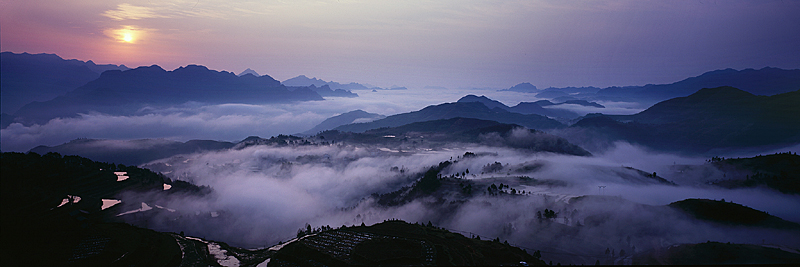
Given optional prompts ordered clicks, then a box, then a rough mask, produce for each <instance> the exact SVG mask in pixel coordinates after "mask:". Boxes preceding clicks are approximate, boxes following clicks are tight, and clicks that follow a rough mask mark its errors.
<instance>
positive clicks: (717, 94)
mask: <svg viewBox="0 0 800 267" xmlns="http://www.w3.org/2000/svg"><path fill="white" fill-rule="evenodd" d="M754 96H755V95H754V94H751V93H748V92H745V91H743V90H741V89H738V88H735V87H730V86H720V87H715V88H703V89H700V90H699V91H697V92H695V93H694V94H691V95H689V96H687V98H688V99H708V98H719V99H735V98H747V97H754Z"/></svg>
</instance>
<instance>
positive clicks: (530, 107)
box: [457, 95, 598, 119]
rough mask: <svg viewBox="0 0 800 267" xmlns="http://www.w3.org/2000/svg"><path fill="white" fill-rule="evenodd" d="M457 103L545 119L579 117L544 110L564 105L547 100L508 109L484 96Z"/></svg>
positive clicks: (522, 103) (461, 100)
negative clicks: (468, 103) (479, 104)
mask: <svg viewBox="0 0 800 267" xmlns="http://www.w3.org/2000/svg"><path fill="white" fill-rule="evenodd" d="M457 102H460V103H463V102H479V103H482V104H484V105H486V107H488V108H489V109H494V108H500V109H502V110H505V111H508V112H514V113H520V114H536V115H541V116H545V117H553V118H562V119H574V118H577V117H579V115H578V114H577V113H575V112H572V111H569V110H566V109H559V108H544V106H556V105H561V104H565V103H558V104H555V103H552V102H550V101H547V100H540V101H536V102H520V103H519V104H517V105H516V106H513V107H509V106H506V105H505V104H503V103H501V102H500V101H497V100H492V99H490V98H488V97H486V96H475V95H466V96H464V97H462V98H460V99H458V101H457ZM544 103H547V104H544ZM576 103H582V102H576ZM586 103H588V102H586ZM567 104H569V103H567ZM592 104H594V105H598V104H597V103H592ZM592 104H589V105H592Z"/></svg>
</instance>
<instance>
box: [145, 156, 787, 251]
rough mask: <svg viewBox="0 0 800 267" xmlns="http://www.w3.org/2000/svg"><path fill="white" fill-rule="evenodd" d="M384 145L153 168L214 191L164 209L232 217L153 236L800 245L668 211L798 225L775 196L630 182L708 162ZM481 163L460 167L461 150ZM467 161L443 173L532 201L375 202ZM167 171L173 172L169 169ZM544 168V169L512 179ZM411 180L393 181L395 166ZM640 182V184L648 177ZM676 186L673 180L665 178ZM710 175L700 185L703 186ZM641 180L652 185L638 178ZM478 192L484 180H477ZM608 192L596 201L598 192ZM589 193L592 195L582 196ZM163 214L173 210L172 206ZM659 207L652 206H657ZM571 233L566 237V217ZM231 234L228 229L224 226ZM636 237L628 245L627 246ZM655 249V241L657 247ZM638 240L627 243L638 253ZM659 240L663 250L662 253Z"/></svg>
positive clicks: (176, 161) (597, 246)
mask: <svg viewBox="0 0 800 267" xmlns="http://www.w3.org/2000/svg"><path fill="white" fill-rule="evenodd" d="M378 148H379V147H370V146H351V145H332V146H298V147H271V146H253V147H248V148H245V149H242V150H225V151H217V152H207V153H201V154H194V155H183V156H176V157H174V158H170V159H163V160H157V161H155V162H153V163H151V164H148V165H145V166H147V167H149V168H152V169H153V170H156V171H162V172H166V171H169V173H168V175H169V176H171V177H173V178H174V179H182V180H188V181H192V182H194V183H197V184H201V185H208V186H211V187H212V188H214V190H215V192H216V195H215V197H214V198H208V199H202V200H201V199H187V200H183V199H177V200H172V202H171V203H169V205H168V206H167V207H169V208H173V209H178V210H180V211H181V212H188V213H192V212H193V211H194V210H200V211H203V212H206V213H207V212H209V211H216V212H219V213H221V214H224V216H221V217H220V218H219V219H215V220H211V221H208V220H206V219H202V220H200V221H199V222H194V221H193V220H190V221H192V222H179V223H176V222H169V223H165V224H163V225H162V224H157V223H153V221H151V224H150V225H149V226H150V227H154V228H156V229H159V230H164V231H186V233H187V234H188V235H200V236H204V237H206V238H209V239H216V240H219V241H224V242H228V243H231V244H234V245H241V246H264V245H271V244H274V243H277V242H278V241H280V240H285V239H287V238H289V237H292V236H293V235H294V233H295V232H296V230H297V229H298V228H300V227H303V226H304V225H305V224H306V223H309V224H311V225H312V226H314V227H317V226H321V225H330V226H334V227H337V226H340V225H354V224H355V225H358V224H360V223H361V222H364V223H366V224H373V223H378V222H381V221H383V220H386V219H392V218H398V219H403V220H406V221H409V222H427V221H432V222H433V223H434V224H436V225H437V226H440V227H446V228H448V229H452V230H458V231H465V232H467V234H468V235H469V233H472V234H478V235H481V236H482V237H483V238H492V239H493V238H495V237H499V238H500V239H501V240H508V241H509V242H510V243H512V244H516V245H519V246H523V247H525V248H528V249H529V252H531V251H530V249H534V250H535V249H540V250H542V251H545V252H556V251H561V252H565V253H571V254H574V253H579V254H581V255H587V254H588V255H597V254H600V255H602V251H603V250H604V249H605V248H606V247H613V248H616V249H617V250H619V249H621V248H625V249H626V250H628V251H629V252H630V248H631V245H635V246H636V247H637V249H638V251H642V250H644V249H650V248H654V247H653V246H654V244H664V245H667V246H668V245H671V244H678V243H696V242H705V241H707V240H712V241H720V242H740V243H741V242H745V243H760V242H761V240H762V239H768V242H772V243H776V244H797V241H796V240H795V241H792V240H791V238H790V237H791V236H792V235H796V233H786V232H780V231H777V230H758V229H746V228H727V227H721V226H714V225H709V224H706V223H703V222H698V221H694V220H691V219H688V218H687V217H685V216H684V215H682V214H681V213H678V212H676V211H674V210H672V209H669V208H666V207H662V206H663V205H666V204H669V203H671V202H674V201H678V200H683V199H685V198H694V197H696V198H710V199H720V198H725V199H726V200H727V201H731V200H732V201H734V202H736V203H741V204H744V205H746V206H750V207H753V208H756V209H760V210H766V211H768V212H769V213H770V214H773V215H777V216H779V217H783V218H786V219H789V220H794V221H799V220H800V218H798V217H797V216H796V214H794V215H793V213H794V212H793V211H794V210H796V209H797V208H800V199H798V197H796V196H789V195H783V194H779V193H775V192H771V191H768V190H760V189H743V190H727V189H717V188H704V187H696V186H686V185H682V186H666V185H660V184H655V183H649V184H647V183H644V184H643V183H638V182H636V181H633V180H631V179H630V178H626V177H630V176H635V175H636V172H635V171H633V170H628V169H625V168H622V166H632V167H635V168H641V169H643V170H645V171H649V170H648V168H655V169H658V168H660V166H669V165H672V164H673V163H674V162H675V161H677V162H679V163H683V164H703V162H702V161H700V162H698V160H699V159H694V158H681V157H678V156H674V155H668V154H653V153H651V152H649V151H647V150H644V149H642V148H639V147H637V146H634V145H630V144H624V143H618V144H616V145H615V148H612V149H611V150H609V151H608V152H607V153H605V154H601V155H597V156H594V157H576V156H567V155H558V154H552V153H529V152H525V151H520V150H514V149H507V148H499V147H482V146H470V147H463V146H461V145H458V144H452V145H450V146H445V147H444V148H442V149H440V150H435V151H417V152H413V151H412V152H407V153H403V154H400V153H391V152H383V151H381V150H379V149H378ZM466 151H470V152H475V153H477V154H478V155H480V156H478V157H474V158H460V159H459V158H458V157H459V156H460V155H463V154H464V152H466ZM451 157H452V158H454V159H458V160H459V161H458V163H455V164H453V165H451V166H450V167H449V168H448V169H445V170H444V173H443V174H445V175H449V174H451V173H456V172H462V171H463V170H465V169H469V170H471V174H475V175H476V176H475V177H473V176H469V178H470V179H479V178H489V177H506V176H507V175H506V172H514V173H513V174H512V175H511V177H510V178H501V179H507V180H497V181H496V183H499V182H500V181H506V182H507V184H512V187H515V188H517V189H518V190H520V189H524V190H526V191H527V192H532V194H531V195H526V196H516V197H512V196H506V197H504V196H499V197H498V196H488V195H484V194H482V191H483V190H485V189H483V188H485V187H483V186H481V187H480V188H479V189H478V190H476V193H475V194H474V196H473V197H472V198H470V199H468V200H466V201H453V200H455V199H453V197H454V196H449V195H444V196H441V197H442V198H443V200H440V199H439V197H432V198H420V199H417V200H414V201H412V202H409V203H406V204H403V205H399V206H391V207H387V206H381V205H377V203H376V202H375V198H374V196H373V194H374V193H377V194H383V193H387V192H391V191H394V190H398V189H400V188H401V187H403V186H406V185H409V184H411V183H412V182H413V181H414V180H415V179H418V178H419V174H420V173H422V172H424V171H425V170H426V169H427V168H428V167H430V166H433V165H436V164H438V163H439V162H442V161H445V160H448V159H450V158H451ZM496 161H497V162H501V163H502V164H503V170H502V171H500V172H497V173H486V174H482V176H481V174H479V173H480V170H481V168H482V167H483V166H485V165H486V164H489V163H494V162H496ZM167 164H168V165H167ZM532 164H539V165H540V166H541V167H539V168H530V169H527V170H521V171H514V170H516V169H522V168H521V167H523V166H527V165H532ZM395 166H397V167H401V168H402V169H405V170H407V171H406V172H404V173H400V172H396V171H391V168H392V167H395ZM519 175H525V176H528V177H532V178H534V179H539V180H542V181H544V180H558V181H562V182H564V183H566V184H565V185H562V186H547V185H540V186H525V185H517V184H515V182H514V181H515V179H516V178H514V176H519ZM640 176H641V175H640ZM665 177H666V178H667V179H669V178H670V177H669V176H668V175H665ZM704 178H705V177H694V179H700V180H702V179H704ZM641 179H644V178H641ZM475 182H480V180H475ZM598 184H602V185H606V186H607V188H606V190H605V191H604V192H603V195H604V196H598V195H599V194H600V193H599V192H598V191H597V190H598V189H597V187H596V185H598ZM584 195H590V196H589V197H583V198H574V197H578V196H584ZM165 205H166V204H165ZM651 205H653V206H651ZM545 208H547V209H551V210H555V211H557V212H558V214H559V217H558V218H560V219H558V220H556V221H555V222H550V223H548V222H541V221H539V220H538V218H537V217H536V211H542V210H544V209H545ZM565 217H566V218H568V219H569V220H570V221H569V222H566V223H567V224H570V225H574V224H575V223H577V222H580V223H581V224H584V225H586V226H584V227H580V228H574V227H573V228H565V226H563V224H564V223H565V222H564V221H563V218H565ZM222 226H226V227H222ZM627 236H631V239H630V240H631V241H626V240H625V239H626V237H627ZM654 240H655V241H654ZM629 242H630V243H629ZM659 242H660V243H659ZM543 254H546V255H547V257H548V259H556V262H558V261H561V262H562V263H575V264H580V263H581V262H583V263H590V264H591V263H593V262H594V259H592V260H591V261H588V260H587V259H588V258H589V257H585V258H584V257H578V258H577V259H579V260H578V261H573V260H574V259H572V260H571V259H568V258H564V257H559V256H558V255H562V254H556V253H543Z"/></svg>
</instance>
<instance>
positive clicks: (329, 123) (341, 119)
mask: <svg viewBox="0 0 800 267" xmlns="http://www.w3.org/2000/svg"><path fill="white" fill-rule="evenodd" d="M383 118H386V116H384V115H380V114H375V113H369V112H366V111H363V110H360V109H357V110H353V111H350V112H345V113H342V114H339V115H336V116H333V117H330V118H327V119H325V120H324V121H322V122H321V123H319V124H317V126H314V128H311V129H310V130H308V131H305V132H303V133H302V134H304V135H314V134H317V133H319V132H322V131H327V130H331V129H333V128H336V127H339V126H342V125H345V124H351V123H357V122H367V121H372V120H379V119H383Z"/></svg>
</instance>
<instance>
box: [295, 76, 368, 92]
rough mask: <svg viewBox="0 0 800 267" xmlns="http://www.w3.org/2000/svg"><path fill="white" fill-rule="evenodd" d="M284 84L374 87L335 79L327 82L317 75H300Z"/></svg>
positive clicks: (346, 87) (354, 88) (357, 87)
mask: <svg viewBox="0 0 800 267" xmlns="http://www.w3.org/2000/svg"><path fill="white" fill-rule="evenodd" d="M282 84H284V85H286V86H298V87H300V86H311V85H314V86H316V87H322V86H325V85H327V86H329V87H330V88H331V89H333V90H336V89H343V90H368V89H372V88H369V87H367V86H365V85H362V84H359V83H355V82H351V83H348V84H341V83H338V82H334V81H330V82H326V81H323V80H320V79H317V78H316V77H314V78H308V77H306V76H305V75H300V76H297V77H294V78H291V79H288V80H285V81H283V82H282Z"/></svg>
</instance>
